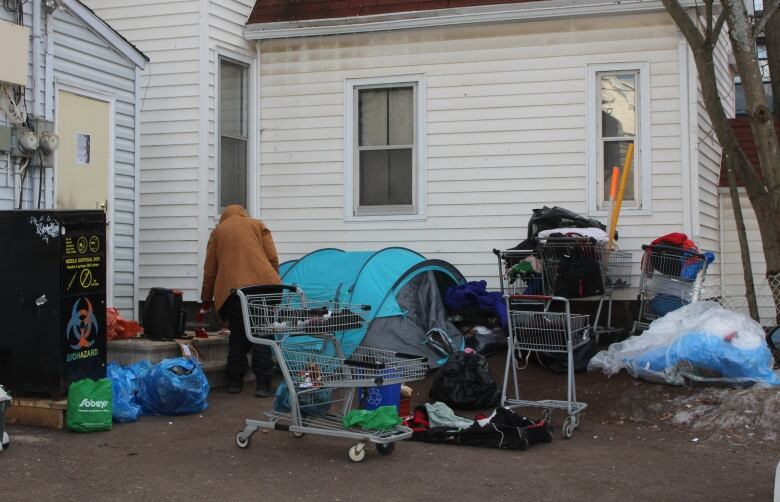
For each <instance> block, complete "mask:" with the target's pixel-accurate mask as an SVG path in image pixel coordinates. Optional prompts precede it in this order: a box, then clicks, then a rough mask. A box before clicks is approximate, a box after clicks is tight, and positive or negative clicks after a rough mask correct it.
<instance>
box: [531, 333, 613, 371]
mask: <svg viewBox="0 0 780 502" xmlns="http://www.w3.org/2000/svg"><path fill="white" fill-rule="evenodd" d="M598 352H599V343H598V341H597V340H596V337H595V336H594V337H591V339H590V340H589V341H588V342H587V343H586V344H585V345H583V346H581V347H578V348H577V349H574V353H573V354H572V359H573V360H574V371H575V372H578V373H579V372H582V371H587V369H588V363H589V362H590V360H591V358H592V357H593V356H595V355H596V354H597V353H598ZM537 355H538V356H539V364H541V365H542V366H543V367H544V368H547V369H548V370H550V371H553V372H555V373H566V372H567V371H568V369H569V356H568V354H566V353H565V352H563V353H561V352H538V353H537Z"/></svg>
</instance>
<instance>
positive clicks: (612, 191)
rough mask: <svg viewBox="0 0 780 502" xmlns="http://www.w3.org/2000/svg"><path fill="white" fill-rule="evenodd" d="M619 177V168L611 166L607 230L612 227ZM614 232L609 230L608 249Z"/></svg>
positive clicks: (610, 246)
mask: <svg viewBox="0 0 780 502" xmlns="http://www.w3.org/2000/svg"><path fill="white" fill-rule="evenodd" d="M619 178H620V168H619V167H617V166H615V167H613V168H612V185H611V186H610V187H609V216H608V223H609V227H608V228H607V230H611V228H612V215H613V214H614V212H615V197H616V196H617V189H618V179H619ZM614 235H615V234H614V233H613V232H610V234H609V236H608V239H609V249H612V240H613V238H614Z"/></svg>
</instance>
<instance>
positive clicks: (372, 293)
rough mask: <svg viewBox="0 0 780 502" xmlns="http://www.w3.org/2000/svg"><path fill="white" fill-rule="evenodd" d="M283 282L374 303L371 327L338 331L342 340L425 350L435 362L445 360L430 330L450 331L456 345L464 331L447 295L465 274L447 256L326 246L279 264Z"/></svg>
mask: <svg viewBox="0 0 780 502" xmlns="http://www.w3.org/2000/svg"><path fill="white" fill-rule="evenodd" d="M279 272H280V275H281V278H282V283H283V284H289V285H295V286H298V287H300V288H301V289H303V291H304V292H306V290H307V289H311V290H322V289H327V290H328V291H332V292H333V295H334V299H337V300H338V301H339V302H343V303H348V304H353V305H369V306H370V307H371V310H369V311H367V312H365V314H366V316H367V319H368V321H369V323H368V327H367V328H363V329H358V330H350V331H346V332H342V333H339V338H340V339H341V341H342V343H344V344H347V345H363V346H366V347H372V348H380V349H387V350H394V351H396V352H403V353H408V354H420V355H425V356H427V357H428V358H429V361H430V362H431V366H438V365H440V364H443V363H444V362H445V361H446V357H444V356H443V355H442V354H441V353H440V352H438V351H436V350H435V349H434V348H432V346H431V344H430V343H427V342H426V340H427V335H428V334H429V333H430V332H431V330H434V331H435V330H441V331H443V332H446V333H447V334H448V335H449V338H450V339H451V340H452V345H453V348H454V350H461V349H462V348H463V336H462V335H461V333H460V331H459V330H458V329H457V328H455V327H454V326H453V325H452V324H451V323H448V322H447V319H446V315H445V312H444V305H443V303H442V298H443V297H444V293H445V292H446V290H447V288H448V287H450V286H454V285H458V284H463V283H464V282H465V279H464V278H463V275H462V274H461V273H460V272H459V271H458V269H456V268H455V267H454V266H452V265H451V264H449V263H447V262H445V261H442V260H428V259H426V258H425V257H424V256H423V255H421V254H419V253H417V252H415V251H412V250H410V249H406V248H400V247H391V248H385V249H382V250H380V251H349V252H348V251H342V250H340V249H333V248H325V249H319V250H317V251H314V252H312V253H309V254H307V255H305V256H303V257H302V258H300V259H299V260H293V261H288V262H285V263H283V264H281V265H280V267H279Z"/></svg>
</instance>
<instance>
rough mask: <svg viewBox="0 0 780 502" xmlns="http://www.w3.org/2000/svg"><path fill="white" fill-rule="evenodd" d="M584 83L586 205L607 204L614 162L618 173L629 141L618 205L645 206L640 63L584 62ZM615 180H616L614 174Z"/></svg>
mask: <svg viewBox="0 0 780 502" xmlns="http://www.w3.org/2000/svg"><path fill="white" fill-rule="evenodd" d="M588 74H589V83H588V149H589V155H588V164H589V166H588V178H589V187H588V190H589V200H590V203H589V210H590V211H605V210H607V209H608V208H609V192H610V187H611V185H612V172H613V168H614V167H618V168H620V177H622V173H623V163H624V161H625V158H626V154H627V152H628V147H629V145H631V144H633V145H634V154H633V160H632V165H631V171H630V172H629V175H628V180H627V183H626V188H625V192H624V196H623V205H622V207H623V209H627V210H631V209H645V210H649V209H650V194H651V192H650V188H651V185H650V162H649V160H650V159H649V137H650V135H649V129H650V126H649V78H648V70H647V65H646V64H636V65H634V64H628V63H626V64H618V65H615V66H611V65H602V64H599V65H590V66H589V73H588ZM618 181H619V180H618Z"/></svg>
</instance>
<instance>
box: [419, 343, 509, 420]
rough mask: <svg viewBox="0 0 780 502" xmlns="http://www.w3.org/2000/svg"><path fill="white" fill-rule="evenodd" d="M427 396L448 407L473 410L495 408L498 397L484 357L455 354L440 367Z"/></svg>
mask: <svg viewBox="0 0 780 502" xmlns="http://www.w3.org/2000/svg"><path fill="white" fill-rule="evenodd" d="M429 397H430V399H431V400H432V401H442V402H444V403H446V404H447V406H449V407H450V408H455V409H461V410H469V409H471V410H475V409H485V408H491V407H493V406H495V405H496V404H497V403H498V401H499V399H500V398H501V395H500V393H499V392H498V386H497V385H496V380H495V379H494V378H493V375H492V374H491V373H490V368H488V364H487V360H486V359H485V358H484V357H483V356H481V355H479V354H477V353H475V352H472V353H468V354H467V353H465V352H456V353H455V354H453V355H452V356H450V358H449V360H448V361H447V364H445V365H444V366H442V367H441V368H439V371H438V372H437V373H436V376H435V377H434V378H433V386H432V387H431V392H430V394H429Z"/></svg>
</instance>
